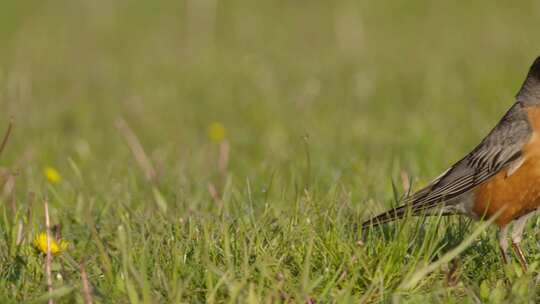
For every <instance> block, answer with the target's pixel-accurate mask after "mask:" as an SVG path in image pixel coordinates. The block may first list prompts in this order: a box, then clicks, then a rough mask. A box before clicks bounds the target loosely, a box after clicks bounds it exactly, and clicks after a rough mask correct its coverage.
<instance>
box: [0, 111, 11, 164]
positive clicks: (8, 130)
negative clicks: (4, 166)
mask: <svg viewBox="0 0 540 304" xmlns="http://www.w3.org/2000/svg"><path fill="white" fill-rule="evenodd" d="M12 129H13V117H10V118H9V124H8V128H7V130H6V133H4V139H3V140H2V143H1V144H0V155H2V152H4V149H5V148H6V144H7V142H8V140H9V136H10V135H11V130H12Z"/></svg>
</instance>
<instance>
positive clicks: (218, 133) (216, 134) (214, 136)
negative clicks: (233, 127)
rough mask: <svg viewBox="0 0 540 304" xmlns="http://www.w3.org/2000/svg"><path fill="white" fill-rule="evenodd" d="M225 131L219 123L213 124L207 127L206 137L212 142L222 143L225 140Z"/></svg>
mask: <svg viewBox="0 0 540 304" xmlns="http://www.w3.org/2000/svg"><path fill="white" fill-rule="evenodd" d="M226 135H227V131H226V130H225V127H224V126H223V125H222V124H221V123H219V122H213V123H211V124H210V125H209V126H208V137H209V138H210V140H212V141H222V140H223V139H225V136H226Z"/></svg>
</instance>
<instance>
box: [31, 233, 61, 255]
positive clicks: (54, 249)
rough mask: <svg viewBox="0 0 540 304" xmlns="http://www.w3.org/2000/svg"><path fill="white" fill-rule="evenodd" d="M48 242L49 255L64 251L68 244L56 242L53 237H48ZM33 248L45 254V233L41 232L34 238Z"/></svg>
mask: <svg viewBox="0 0 540 304" xmlns="http://www.w3.org/2000/svg"><path fill="white" fill-rule="evenodd" d="M50 242H51V253H52V254H58V253H61V252H63V251H66V250H67V248H68V246H69V243H68V242H67V241H64V240H60V242H57V241H56V240H55V239H54V237H53V236H52V235H51V236H50ZM34 246H35V247H36V248H37V249H38V250H39V251H41V252H43V253H45V254H46V253H47V234H46V233H45V232H41V233H40V234H38V235H37V236H36V238H35V239H34Z"/></svg>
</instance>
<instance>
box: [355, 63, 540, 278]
mask: <svg viewBox="0 0 540 304" xmlns="http://www.w3.org/2000/svg"><path fill="white" fill-rule="evenodd" d="M539 207H540V56H539V57H537V58H536V59H535V60H534V62H533V63H532V65H531V66H530V68H529V71H528V73H527V76H526V78H525V80H524V82H523V84H522V86H521V88H520V89H519V91H518V93H517V94H516V96H515V100H514V103H513V104H512V106H511V107H510V108H509V109H508V110H507V112H506V113H505V114H504V115H503V117H502V118H501V119H500V121H499V122H498V123H497V124H496V125H495V127H493V129H491V131H490V132H489V133H488V134H487V136H486V137H485V138H484V139H482V140H481V142H480V143H479V144H478V145H477V146H476V147H475V148H474V149H473V150H472V151H471V152H469V153H468V154H466V155H465V157H463V158H461V159H460V160H459V161H457V162H456V163H454V164H453V165H452V166H451V167H450V168H449V169H447V170H446V171H444V172H443V173H442V174H441V175H439V176H438V177H436V178H435V179H433V180H432V181H431V182H430V183H429V184H428V185H427V186H425V187H424V188H422V189H420V190H419V191H417V192H415V193H413V194H411V195H408V196H407V197H406V198H405V199H404V200H403V201H402V202H401V205H400V206H398V207H396V208H393V209H390V210H388V211H386V212H384V213H382V214H379V215H377V216H374V217H372V218H370V219H368V220H367V221H365V222H364V223H363V224H362V229H363V230H364V231H365V230H367V229H369V228H370V227H376V226H378V225H381V224H385V223H388V222H391V221H394V220H398V219H402V218H404V217H405V216H406V215H407V214H409V213H410V214H411V215H413V216H432V215H465V216H468V217H471V218H473V219H475V220H482V219H483V220H486V219H490V218H492V217H493V218H492V220H493V223H494V224H496V225H497V226H498V232H497V238H498V242H499V247H500V251H501V256H502V261H503V263H505V264H507V263H508V260H509V255H508V249H509V242H508V241H509V239H510V244H511V246H512V250H513V251H514V253H515V254H516V256H517V257H518V260H519V263H520V265H521V268H522V269H523V271H527V260H526V258H525V255H524V253H523V250H522V248H521V245H520V244H521V241H522V238H523V230H524V228H525V224H526V222H527V220H528V219H529V218H530V217H531V216H533V215H534V214H535V211H537V209H538V208H539ZM510 227H511V228H512V229H511V230H510Z"/></svg>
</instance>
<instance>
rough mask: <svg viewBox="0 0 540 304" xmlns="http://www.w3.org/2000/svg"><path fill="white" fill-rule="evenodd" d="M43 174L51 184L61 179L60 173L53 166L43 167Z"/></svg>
mask: <svg viewBox="0 0 540 304" xmlns="http://www.w3.org/2000/svg"><path fill="white" fill-rule="evenodd" d="M43 174H44V175H45V177H46V178H47V180H48V181H49V182H50V183H51V184H56V183H58V182H60V180H62V176H60V173H59V172H58V171H57V170H56V169H55V168H53V167H45V169H43Z"/></svg>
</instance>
